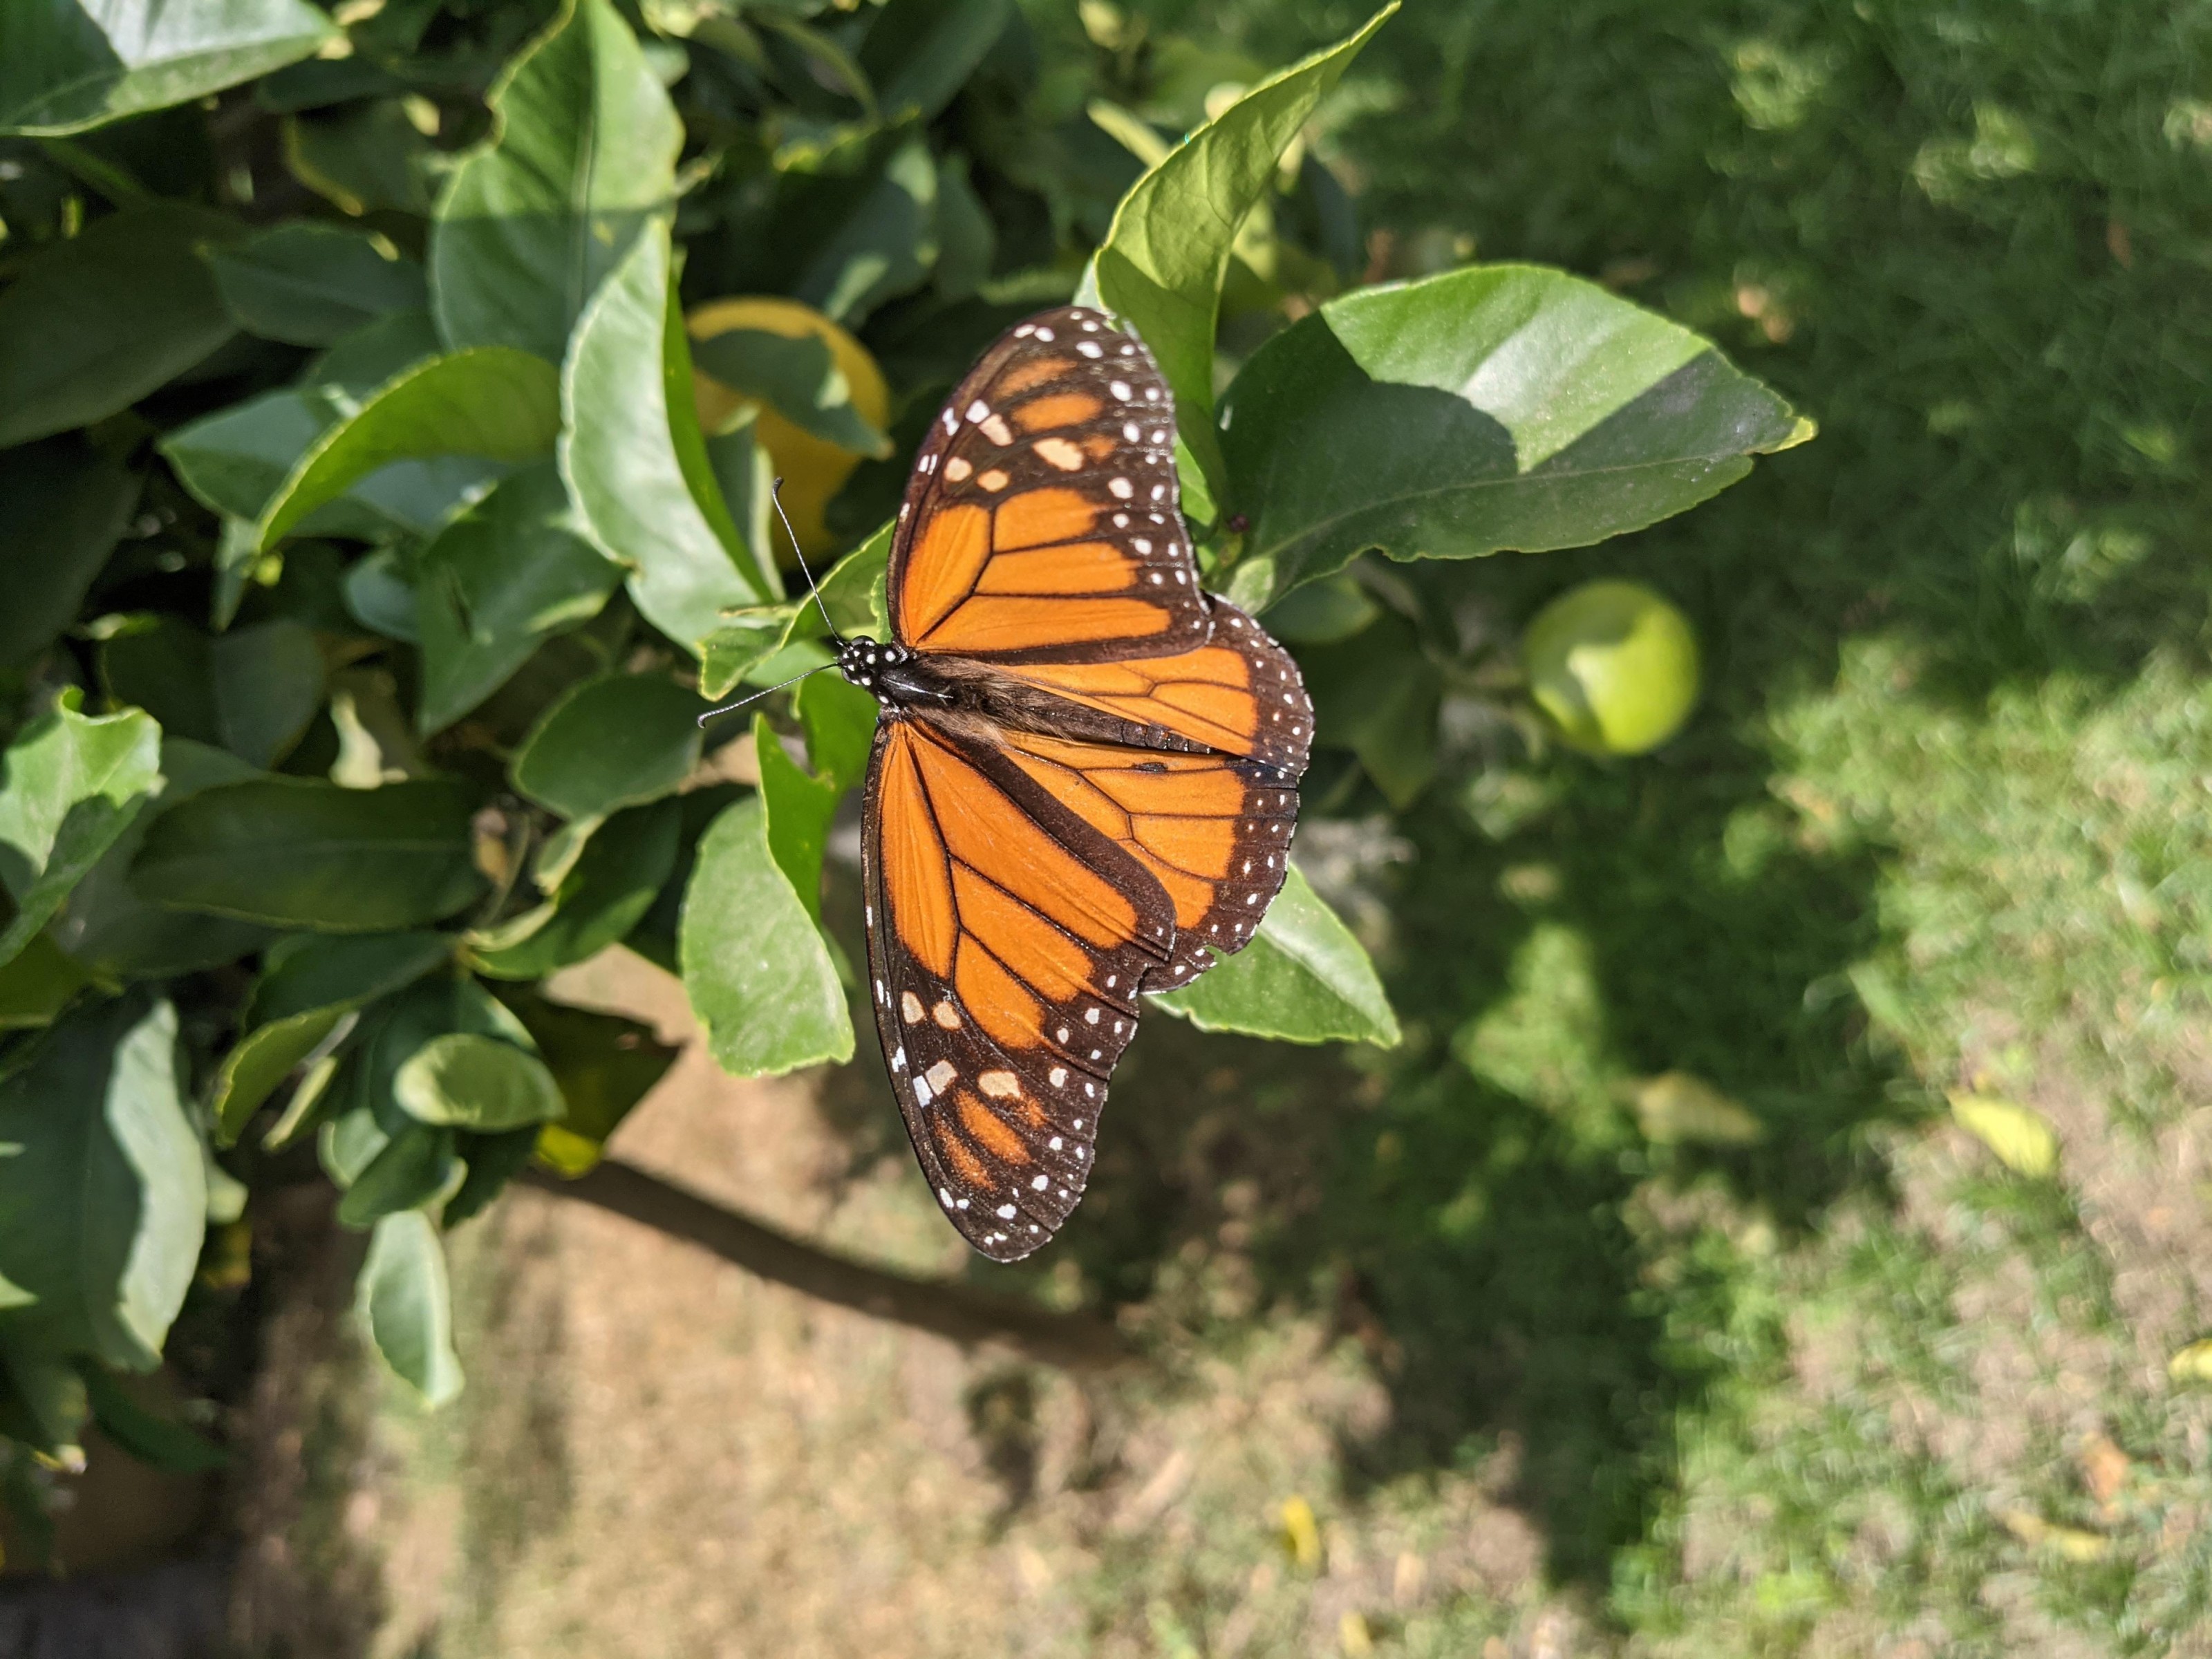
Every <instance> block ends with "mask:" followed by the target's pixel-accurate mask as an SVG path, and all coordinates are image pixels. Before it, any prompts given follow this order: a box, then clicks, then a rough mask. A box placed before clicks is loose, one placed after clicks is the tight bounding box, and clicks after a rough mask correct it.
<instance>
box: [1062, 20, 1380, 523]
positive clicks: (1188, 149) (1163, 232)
mask: <svg viewBox="0 0 2212 1659" xmlns="http://www.w3.org/2000/svg"><path fill="white" fill-rule="evenodd" d="M1397 9H1398V8H1397V4H1396V0H1392V3H1391V4H1389V5H1388V6H1386V7H1384V8H1383V9H1382V10H1381V11H1379V12H1377V13H1376V15H1374V16H1372V17H1370V19H1368V21H1366V23H1365V24H1364V25H1363V26H1362V27H1361V28H1360V29H1359V31H1358V33H1355V34H1352V35H1351V36H1349V37H1347V38H1346V40H1341V41H1340V42H1339V43H1338V44H1336V45H1335V46H1331V47H1329V48H1328V49H1327V50H1326V51H1323V52H1316V53H1315V54H1314V55H1313V56H1312V57H1310V58H1306V59H1305V60H1304V62H1302V63H1299V64H1293V65H1292V66H1291V68H1289V69H1287V70H1284V71H1283V72H1282V73H1281V74H1279V75H1277V76H1273V77H1272V78H1270V79H1268V80H1267V81H1264V82H1261V84H1260V85H1258V86H1257V87H1255V88H1253V89H1252V90H1251V91H1250V92H1249V93H1247V94H1244V96H1243V97H1242V98H1240V99H1238V100H1237V102H1236V103H1234V104H1232V105H1231V106H1230V107H1229V108H1227V109H1226V110H1224V111H1223V112H1221V114H1220V115H1218V117H1216V118H1214V119H1212V120H1211V121H1208V122H1207V123H1206V125H1204V126H1202V127H1200V129H1199V130H1198V131H1196V132H1194V133H1193V134H1192V135H1191V136H1190V137H1189V138H1188V139H1187V140H1185V141H1184V143H1182V144H1181V145H1180V146H1178V147H1177V148H1176V149H1175V150H1173V151H1172V152H1170V154H1169V155H1167V157H1166V158H1165V159H1164V160H1163V161H1160V163H1159V164H1158V166H1156V167H1153V168H1152V170H1151V171H1150V172H1148V173H1146V174H1145V176H1144V177H1143V178H1142V179H1139V180H1138V181H1137V183H1136V184H1135V185H1133V187H1132V188H1131V189H1130V191H1129V193H1128V194H1127V195H1126V196H1124V197H1122V198H1121V206H1120V207H1119V208H1118V209H1116V210H1115V214H1114V223H1113V227H1112V228H1111V229H1109V231H1108V232H1107V233H1106V240H1105V242H1104V244H1103V246H1101V247H1100V248H1099V250H1098V253H1097V258H1096V259H1095V260H1094V261H1093V264H1092V277H1091V282H1092V283H1093V284H1095V287H1096V289H1097V297H1098V299H1099V300H1100V301H1102V302H1103V304H1104V306H1105V307H1106V308H1107V309H1108V310H1109V311H1112V312H1115V313H1117V314H1119V315H1120V316H1121V317H1124V318H1126V319H1127V320H1128V321H1129V322H1130V323H1132V324H1133V325H1135V327H1136V330H1137V332H1138V333H1139V334H1140V335H1142V336H1143V337H1144V340H1145V343H1146V345H1148V346H1150V347H1151V348H1152V355H1153V356H1155V357H1157V358H1158V360H1159V365H1160V372H1161V373H1162V374H1164V375H1165V376H1166V377H1167V382H1168V386H1169V389H1170V391H1172V392H1174V393H1175V400H1176V423H1177V426H1178V428H1179V435H1180V437H1181V439H1182V442H1183V443H1184V444H1185V445H1186V446H1187V447H1188V451H1189V453H1190V455H1191V457H1192V458H1193V459H1194V461H1195V462H1196V463H1197V465H1198V467H1199V469H1200V471H1201V473H1202V475H1203V476H1204V477H1205V478H1206V480H1207V481H1208V482H1209V483H1212V486H1213V489H1212V493H1213V494H1214V495H1216V496H1217V497H1218V496H1219V495H1220V494H1221V483H1222V480H1223V477H1224V473H1223V468H1222V465H1221V459H1220V453H1219V450H1218V446H1217V444H1216V442H1215V440H1214V435H1213V418H1212V416H1213V334H1214V320H1215V314H1216V312H1217V310H1218V307H1219V305H1220V301H1221V280H1222V277H1223V276H1224V275H1225V273H1226V272H1227V270H1228V269H1229V252H1230V248H1231V245H1232V244H1233V243H1234V242H1235V240H1236V237H1237V227H1238V226H1239V225H1241V224H1242V223H1243V221H1244V216H1245V215H1246V214H1247V213H1249V212H1250V211H1251V210H1252V207H1253V205H1254V204H1255V203H1256V202H1258V201H1259V200H1260V197H1261V193H1262V192H1263V191H1265V190H1266V189H1267V187H1268V185H1270V184H1271V183H1272V182H1273V179H1274V177H1275V170H1276V161H1277V158H1278V157H1279V155H1281V154H1282V152H1283V149H1284V148H1285V146H1286V145H1287V144H1289V143H1290V142H1291V139H1293V138H1294V137H1297V133H1298V131H1299V129H1300V128H1302V127H1303V126H1304V125H1305V123H1306V120H1307V118H1308V117H1310V115H1311V114H1312V113H1313V111H1314V106H1315V105H1316V104H1317V103H1319V102H1320V101H1321V99H1322V96H1323V94H1326V93H1327V92H1328V90H1329V88H1332V87H1334V85H1335V84H1336V82H1337V79H1338V77H1339V76H1341V75H1342V74H1343V73H1344V71H1345V69H1346V65H1348V64H1350V63H1351V62H1352V58H1355V57H1356V56H1358V52H1359V49H1360V48H1361V47H1362V46H1365V45H1366V44H1367V41H1368V40H1369V38H1370V36H1371V35H1373V34H1374V33H1375V31H1376V29H1378V28H1380V27H1383V22H1384V21H1386V20H1387V19H1388V18H1389V15H1391V13H1393V12H1395V10H1397Z"/></svg>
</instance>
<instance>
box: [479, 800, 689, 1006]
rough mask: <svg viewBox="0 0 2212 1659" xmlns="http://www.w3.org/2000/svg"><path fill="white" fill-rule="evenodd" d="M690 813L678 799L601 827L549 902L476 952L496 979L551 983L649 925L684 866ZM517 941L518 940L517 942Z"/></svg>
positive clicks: (481, 968)
mask: <svg viewBox="0 0 2212 1659" xmlns="http://www.w3.org/2000/svg"><path fill="white" fill-rule="evenodd" d="M682 817H683V814H682V811H681V809H680V808H679V806H678V804H677V802H676V801H675V800H674V799H665V800H658V801H655V802H653V804H652V805H647V806H636V807H632V808H631V809H629V811H623V812H617V813H616V814H615V815H614V816H613V817H610V818H608V819H607V820H606V821H605V823H599V824H598V825H596V826H595V827H593V828H592V829H591V831H590V835H589V837H588V838H587V839H586V841H585V842H584V848H583V851H582V852H581V853H580V854H577V855H576V856H575V858H574V860H572V861H571V862H570V863H569V864H568V868H567V869H566V870H564V871H563V872H561V877H560V879H559V881H558V882H557V884H555V886H554V887H553V890H552V891H551V892H550V893H549V894H548V895H547V896H546V900H545V902H544V904H543V905H540V906H539V907H538V909H537V910H534V911H532V912H530V913H528V914H527V915H526V916H525V917H522V918H518V919H517V921H518V922H519V923H521V924H522V925H520V926H513V925H510V926H508V927H502V928H500V929H496V930H495V931H494V932H493V933H492V934H491V935H490V936H489V937H488V938H487V939H485V941H484V942H483V944H480V945H477V947H476V948H475V949H474V950H472V951H471V953H470V956H471V961H472V962H473V963H475V965H476V968H477V971H478V972H479V973H483V974H485V975H489V977H491V978H494V979H510V980H535V979H543V978H544V976H545V975H548V974H550V973H553V972H555V971H556V969H562V968H565V967H567V966H568V964H569V963H574V962H581V961H582V960H583V959H584V958H585V957H588V956H591V955H593V954H594V953H595V952H597V951H601V950H604V949H605V947H606V946H608V945H612V944H614V943H615V942H616V941H617V940H618V939H621V938H623V935H625V934H626V933H629V931H630V929H631V928H633V927H636V926H637V924H638V923H639V922H640V921H642V920H643V919H644V916H645V913H646V912H647V910H649V909H651V908H653V899H654V898H655V897H656V896H658V895H659V891H660V889H661V886H662V884H664V883H665V882H666V881H667V879H668V877H669V873H670V872H671V871H672V870H674V869H675V867H676V850H677V837H678V830H679V829H680V827H681V823H682ZM510 935H511V938H510Z"/></svg>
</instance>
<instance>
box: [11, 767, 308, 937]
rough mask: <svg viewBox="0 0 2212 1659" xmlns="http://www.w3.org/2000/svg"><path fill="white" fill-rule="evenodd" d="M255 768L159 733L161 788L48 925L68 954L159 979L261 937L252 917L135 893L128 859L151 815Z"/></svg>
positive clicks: (241, 777)
mask: <svg viewBox="0 0 2212 1659" xmlns="http://www.w3.org/2000/svg"><path fill="white" fill-rule="evenodd" d="M254 775H255V773H254V770H253V769H252V767H251V766H248V765H247V764H246V763H245V762H244V761H242V760H240V759H239V758H238V757H236V756H235V755H233V754H231V753H229V752H228V750H222V749H216V748H211V747H210V746H209V745H207V744H200V743H194V742H192V741H191V739H189V738H177V737H169V736H167V735H165V736H164V737H163V738H162V739H161V793H160V794H159V795H158V796H156V797H155V798H154V799H151V800H149V801H147V802H145V803H144V804H143V805H141V806H140V807H139V809H138V814H137V817H134V818H133V819H132V820H131V823H130V826H129V828H127V829H125V830H124V832H123V833H122V835H120V836H118V837H117V838H116V841H115V844H114V845H113V846H112V847H110V848H108V849H107V851H106V853H105V854H101V856H100V862H99V863H97V864H95V865H94V866H93V867H92V869H91V870H90V871H89V872H88V873H87V874H86V876H85V878H84V879H83V880H82V881H81V882H79V883H78V884H76V889H75V890H73V891H72V892H71V893H70V896H69V897H68V898H67V899H66V900H64V902H63V904H62V908H61V910H60V912H59V913H58V915H56V916H55V918H54V921H53V925H52V928H51V930H50V931H51V932H52V936H53V938H54V940H55V942H56V943H58V945H61V947H62V948H63V949H64V950H65V951H68V952H69V953H70V957H72V958H73V959H75V960H76V961H77V962H78V963H82V964H83V965H84V966H85V967H86V968H88V969H91V970H92V971H93V972H94V973H96V974H100V975H106V977H108V978H111V979H161V978H166V977H167V976H168V975H171V974H183V973H190V972H191V971H192V970H193V969H199V968H214V967H218V966H220V965H221V964H222V963H226V962H235V961H236V960H237V959H238V958H239V957H242V956H245V955H246V954H247V953H248V952H249V951H256V950H258V949H259V948H260V947H261V946H262V945H264V943H266V942H267V940H268V938H269V933H268V930H267V929H266V928H264V927H257V926H255V925H254V924H252V923H251V922H244V921H227V920H224V919H222V918H218V917H214V916H196V915H190V914H188V913H186V912H185V911H182V910H167V909H163V908H161V906H159V905H156V904H153V903H149V902H148V901H147V900H145V899H143V898H141V897H140V896H138V892H137V889H135V888H134V887H132V886H131V860H134V859H135V858H137V856H138V848H139V846H140V844H141V843H142V842H143V841H144V840H145V836H146V831H147V830H148V829H149V828H150V827H151V826H152V824H153V822H154V820H155V818H156V817H159V816H161V813H162V812H164V811H167V810H168V809H169V808H171V807H173V806H174V805H177V804H178V803H179V802H180V801H185V800H189V799H191V797H192V796H194V795H196V794H197V793H199V792H200V791H201V790H203V789H211V788H213V787H215V786H216V785H217V784H219V783H237V782H240V781H242V780H244V779H246V778H251V777H252V776H254Z"/></svg>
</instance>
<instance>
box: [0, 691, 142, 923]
mask: <svg viewBox="0 0 2212 1659" xmlns="http://www.w3.org/2000/svg"><path fill="white" fill-rule="evenodd" d="M75 696H76V694H75V693H74V692H72V693H70V699H71V700H72V701H73V700H74V698H75ZM160 776H161V727H160V726H157V725H155V723H154V721H153V720H150V719H149V718H148V717H147V716H146V715H145V714H142V713H140V712H139V711H137V709H126V710H125V711H124V712H123V713H122V714H106V715H101V716H97V717H94V716H89V715H85V714H78V713H77V712H76V709H75V708H72V707H70V706H69V704H68V703H62V704H58V705H56V706H55V707H54V708H52V709H50V710H48V711H47V713H46V714H43V715H41V716H40V718H39V719H38V720H33V722H32V723H31V724H30V725H29V726H26V727H25V728H24V729H23V730H22V731H21V732H20V733H19V734H18V735H17V736H16V738H15V741H14V742H13V743H11V744H9V746H8V750H7V753H6V755H5V756H4V757H0V884H4V885H5V886H6V888H7V890H8V893H9V896H10V897H11V898H13V899H14V900H15V916H14V918H13V919H12V920H11V921H9V924H8V925H7V927H5V928H0V962H5V961H7V960H8V959H9V957H13V956H14V955H15V952H16V951H20V950H21V949H22V948H23V945H24V944H25V942H26V941H27V940H28V939H30V937H31V936H32V935H33V933H37V932H38V931H39V930H40V928H42V927H45V926H46V923H47V921H49V920H50V919H51V918H52V915H53V914H54V912H55V910H56V909H57V908H58V907H59V906H60V904H61V902H62V901H63V900H64V898H66V897H67V896H69V892H70V889H71V888H73V887H75V886H76V884H77V883H78V882H79V881H81V880H82V879H83V878H84V876H85V875H86V873H87V872H89V871H90V870H91V869H92V867H93V866H94V865H95V864H97V863H98V862H99V861H100V855H101V854H104V853H106V851H107V849H108V848H110V847H112V846H113V845H114V844H115V842H116V841H117V840H118V838H119V837H120V836H122V834H123V832H124V831H125V829H128V828H129V827H130V824H131V819H132V818H133V817H136V816H137V812H138V809H139V806H140V805H141V804H142V803H143V801H144V800H145V799H146V797H147V796H148V795H149V794H150V793H152V792H153V790H154V788H155V785H156V783H157V782H158V781H159V779H160Z"/></svg>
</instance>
